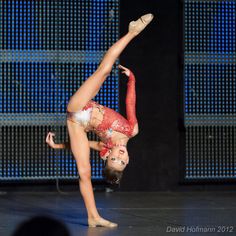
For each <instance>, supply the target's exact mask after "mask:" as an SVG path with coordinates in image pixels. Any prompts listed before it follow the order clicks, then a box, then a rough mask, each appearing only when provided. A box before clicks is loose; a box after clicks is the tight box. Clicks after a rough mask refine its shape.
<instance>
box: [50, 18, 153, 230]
mask: <svg viewBox="0 0 236 236" xmlns="http://www.w3.org/2000/svg"><path fill="white" fill-rule="evenodd" d="M152 19H153V15H152V14H146V15H143V16H142V17H140V18H139V19H138V20H136V21H132V22H130V24H129V31H128V33H127V34H126V35H125V36H123V37H122V38H121V39H120V40H118V41H117V42H116V43H115V44H114V45H112V47H111V48H110V49H109V50H108V51H107V53H106V54H105V56H104V58H103V59H102V62H101V63H100V65H99V67H98V68H97V70H96V71H95V72H94V73H93V74H92V75H91V76H90V77H89V78H88V79H87V80H86V81H85V82H84V83H83V84H82V85H81V87H80V88H79V89H78V90H77V92H76V93H75V94H74V95H73V96H72V97H71V99H70V101H69V103H68V106H67V128H68V132H69V137H70V143H64V144H55V143H54V141H53V136H54V134H53V133H51V132H49V133H48V135H47V137H46V142H47V143H48V145H49V146H50V147H52V148H56V149H58V148H67V147H70V149H71V151H72V153H73V156H74V158H75V160H76V164H77V168H78V172H79V177H80V182H79V183H80V191H81V194H82V197H83V199H84V202H85V206H86V209H87V213H88V225H89V226H90V227H96V226H104V227H116V226H117V224H116V223H112V222H110V221H107V220H105V219H103V218H102V217H101V216H100V215H99V213H98V211H97V208H96V204H95V199H94V193H93V188H92V183H91V166H90V159H89V158H90V157H89V156H90V148H92V149H95V150H97V151H100V156H101V158H102V159H104V160H106V167H105V169H104V175H105V176H106V178H107V179H108V181H109V182H111V183H119V181H120V179H121V176H122V171H123V170H124V169H125V167H126V165H127V164H128V163H129V156H128V152H127V149H126V145H127V142H128V140H129V139H130V138H132V137H134V136H135V135H136V134H137V133H138V122H137V119H136V114H135V103H136V95H135V77H134V75H133V73H132V72H131V71H130V70H129V69H127V68H125V67H123V66H121V65H120V66H119V68H120V69H121V70H122V73H124V74H125V75H127V76H128V77H129V81H128V88H127V96H126V113H127V114H126V115H127V119H125V118H124V117H123V116H121V115H120V114H119V113H117V112H115V111H114V110H112V109H109V108H107V107H105V106H102V105H100V104H98V103H96V102H94V101H92V100H91V99H92V98H94V97H95V96H96V94H97V93H98V91H99V89H100V87H101V86H102V84H103V82H104V81H105V79H106V78H107V77H108V75H109V74H110V72H111V70H112V66H113V64H114V63H115V61H116V59H117V58H118V57H119V55H120V53H121V52H122V51H123V50H124V48H125V47H126V46H127V45H128V43H129V42H130V41H131V40H132V39H133V38H135V37H136V36H137V35H138V34H139V33H140V32H141V31H142V30H143V29H144V28H145V27H146V26H147V25H148V24H149V23H150V22H151V21H152ZM88 131H93V132H95V133H96V134H97V135H98V136H99V137H100V139H101V141H100V142H96V141H89V140H88V138H87V135H86V132H88Z"/></svg>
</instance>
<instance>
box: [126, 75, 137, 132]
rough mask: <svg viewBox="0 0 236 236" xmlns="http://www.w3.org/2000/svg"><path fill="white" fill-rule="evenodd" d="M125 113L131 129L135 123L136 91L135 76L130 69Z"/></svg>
mask: <svg viewBox="0 0 236 236" xmlns="http://www.w3.org/2000/svg"><path fill="white" fill-rule="evenodd" d="M126 115H127V120H128V122H129V125H130V126H131V128H132V130H133V129H134V126H135V124H137V122H138V121H137V118H136V92H135V77H134V74H133V73H132V72H131V71H130V76H129V81H128V84H127V94H126Z"/></svg>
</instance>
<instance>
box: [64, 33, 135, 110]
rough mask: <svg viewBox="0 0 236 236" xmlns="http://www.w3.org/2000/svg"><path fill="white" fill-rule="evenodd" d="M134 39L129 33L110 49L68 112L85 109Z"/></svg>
mask: <svg viewBox="0 0 236 236" xmlns="http://www.w3.org/2000/svg"><path fill="white" fill-rule="evenodd" d="M134 37H135V35H134V34H133V33H130V32H129V33H127V34H126V35H125V36H124V37H122V38H121V39H120V40H118V41H117V42H116V43H115V44H114V45H113V46H112V47H110V48H109V50H108V51H107V53H106V54H105V56H104V58H103V60H102V62H101V64H100V65H99V67H98V68H97V70H96V71H95V72H94V73H93V74H92V75H91V76H90V77H89V78H88V79H87V80H86V81H85V82H84V83H83V84H82V86H80V88H79V89H78V90H77V92H76V93H75V94H74V95H73V96H72V97H71V99H70V102H69V104H68V106H67V109H68V111H77V110H79V109H81V108H83V107H84V106H85V105H86V104H87V102H88V101H90V100H91V99H92V98H93V97H95V96H96V94H97V93H98V91H99V89H100V87H101V86H102V84H103V82H104V81H105V79H106V78H107V76H108V75H109V74H110V72H111V70H112V66H113V64H114V63H115V61H116V59H117V58H118V57H119V55H120V53H121V52H122V51H123V50H124V48H125V47H126V46H127V44H128V43H129V42H130V41H131V40H132V39H133V38H134Z"/></svg>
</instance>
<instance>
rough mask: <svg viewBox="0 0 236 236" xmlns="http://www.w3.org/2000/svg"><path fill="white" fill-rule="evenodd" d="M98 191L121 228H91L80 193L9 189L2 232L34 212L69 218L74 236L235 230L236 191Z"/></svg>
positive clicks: (107, 214) (0, 198)
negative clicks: (88, 224)
mask: <svg viewBox="0 0 236 236" xmlns="http://www.w3.org/2000/svg"><path fill="white" fill-rule="evenodd" d="M95 195H96V201H97V207H98V209H99V212H100V214H101V215H102V216H103V217H104V218H107V219H110V220H111V221H114V222H117V223H118V224H119V227H118V228H116V229H106V228H101V227H100V228H88V227H87V220H86V211H85V208H84V205H83V201H82V199H81V196H80V194H79V193H78V192H77V193H69V194H59V193H52V192H41V193H32V192H31V193H23V192H22V193H19V192H16V193H13V192H9V193H6V194H4V193H2V194H1V195H0V235H1V236H2V235H3V236H10V235H11V233H12V232H13V230H14V229H15V227H16V226H17V225H18V224H19V223H21V222H22V221H23V220H26V219H29V218H30V217H32V216H35V215H49V216H52V217H54V218H56V219H59V220H61V221H63V222H65V224H66V225H67V227H68V228H69V230H70V232H71V235H73V236H79V235H85V236H108V235H114V236H115V235H116V236H126V235H127V236H128V235H129V236H132V235H135V236H139V235H145V236H146V235H147V236H157V235H175V233H174V232H177V231H179V232H180V233H179V234H180V235H181V234H182V235H192V234H194V235H202V232H209V233H210V232H211V235H216V234H217V232H218V231H220V232H225V233H227V235H228V234H229V235H236V220H235V215H236V201H235V199H236V192H131V193H128V192H126V193H125V192H113V193H105V192H98V193H95ZM230 232H231V233H230ZM179 234H178V235H179ZM220 235H223V233H221V234H220Z"/></svg>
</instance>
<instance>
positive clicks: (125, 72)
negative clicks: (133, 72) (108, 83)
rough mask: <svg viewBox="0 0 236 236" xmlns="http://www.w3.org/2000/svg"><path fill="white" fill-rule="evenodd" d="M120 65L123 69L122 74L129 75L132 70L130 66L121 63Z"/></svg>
mask: <svg viewBox="0 0 236 236" xmlns="http://www.w3.org/2000/svg"><path fill="white" fill-rule="evenodd" d="M118 67H119V68H120V69H121V70H122V71H121V73H122V74H126V75H127V76H128V77H129V76H130V70H129V69H128V68H126V67H124V66H122V65H119V66H118Z"/></svg>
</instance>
